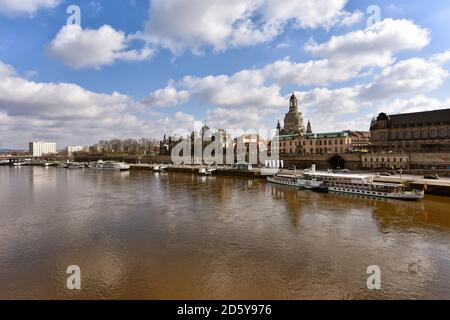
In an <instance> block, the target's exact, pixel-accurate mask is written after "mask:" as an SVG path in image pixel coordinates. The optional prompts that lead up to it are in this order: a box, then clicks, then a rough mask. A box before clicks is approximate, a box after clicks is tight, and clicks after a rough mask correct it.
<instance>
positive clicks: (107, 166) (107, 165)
mask: <svg viewBox="0 0 450 320" xmlns="http://www.w3.org/2000/svg"><path fill="white" fill-rule="evenodd" d="M101 169H102V170H115V171H127V170H130V165H128V164H126V163H125V162H114V161H105V162H104V163H103V165H102V167H101Z"/></svg>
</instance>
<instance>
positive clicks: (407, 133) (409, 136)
mask: <svg viewBox="0 0 450 320" xmlns="http://www.w3.org/2000/svg"><path fill="white" fill-rule="evenodd" d="M405 138H406V139H411V130H406V132H405Z"/></svg>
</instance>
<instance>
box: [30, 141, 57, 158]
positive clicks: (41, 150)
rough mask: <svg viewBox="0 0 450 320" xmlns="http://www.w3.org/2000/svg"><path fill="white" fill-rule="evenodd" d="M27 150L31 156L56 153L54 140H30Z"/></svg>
mask: <svg viewBox="0 0 450 320" xmlns="http://www.w3.org/2000/svg"><path fill="white" fill-rule="evenodd" d="M29 151H30V154H31V155H32V156H33V157H41V156H43V155H50V154H56V143H55V142H40V141H39V142H30V143H29Z"/></svg>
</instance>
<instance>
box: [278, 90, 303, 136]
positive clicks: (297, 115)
mask: <svg viewBox="0 0 450 320" xmlns="http://www.w3.org/2000/svg"><path fill="white" fill-rule="evenodd" d="M281 134H283V135H286V134H301V135H303V134H305V125H304V123H303V114H302V113H301V112H299V111H298V100H297V97H296V96H295V94H294V93H293V94H292V96H291V98H290V99H289V112H288V113H286V116H285V117H284V128H283V130H281Z"/></svg>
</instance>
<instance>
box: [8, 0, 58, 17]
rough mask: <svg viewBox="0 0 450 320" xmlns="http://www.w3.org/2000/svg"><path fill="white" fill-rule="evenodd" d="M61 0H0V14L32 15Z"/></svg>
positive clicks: (55, 4) (56, 4) (53, 5)
mask: <svg viewBox="0 0 450 320" xmlns="http://www.w3.org/2000/svg"><path fill="white" fill-rule="evenodd" d="M60 3H61V0H0V14H4V15H7V16H12V17H14V16H20V15H28V16H33V15H34V14H35V13H36V12H37V11H38V10H40V9H51V8H55V7H57V6H58V5H59V4H60Z"/></svg>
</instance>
